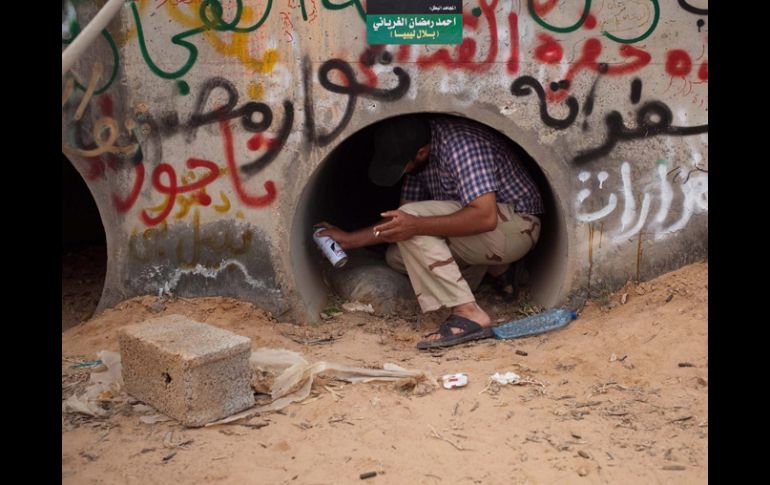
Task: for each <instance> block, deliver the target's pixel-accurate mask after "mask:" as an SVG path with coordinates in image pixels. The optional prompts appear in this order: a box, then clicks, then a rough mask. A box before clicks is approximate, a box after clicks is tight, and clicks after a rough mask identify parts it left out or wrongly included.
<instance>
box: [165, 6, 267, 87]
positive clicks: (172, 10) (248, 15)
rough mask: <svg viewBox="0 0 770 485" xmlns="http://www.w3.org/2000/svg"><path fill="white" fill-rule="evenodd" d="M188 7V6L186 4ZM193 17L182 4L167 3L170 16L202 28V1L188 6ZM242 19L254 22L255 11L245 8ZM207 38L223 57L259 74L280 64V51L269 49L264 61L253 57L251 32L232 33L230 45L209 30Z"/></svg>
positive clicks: (193, 26)
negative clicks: (233, 59) (234, 60)
mask: <svg viewBox="0 0 770 485" xmlns="http://www.w3.org/2000/svg"><path fill="white" fill-rule="evenodd" d="M184 5H186V6H187V5H188V4H184ZM187 8H189V10H190V11H191V12H194V13H193V15H186V14H185V13H184V12H183V11H182V4H177V5H174V2H168V3H166V10H167V11H168V14H169V16H170V17H171V18H172V19H174V20H176V21H177V22H179V23H180V24H182V25H184V26H185V27H190V28H197V27H202V26H203V22H202V21H201V20H200V18H199V17H198V15H197V13H198V12H199V11H200V1H194V2H191V3H190V4H189V6H187ZM241 19H242V20H243V22H244V23H245V24H248V23H250V22H252V21H253V20H254V10H253V9H252V8H251V7H248V6H244V7H243V14H242V16H241ZM203 35H204V36H205V37H206V40H208V41H209V42H210V43H211V45H212V47H214V49H216V51H217V52H219V53H220V54H222V55H225V56H229V57H235V58H237V59H238V60H239V61H240V62H241V64H243V65H244V66H245V67H246V68H248V69H249V70H251V71H254V72H259V73H269V72H272V70H273V68H274V67H275V64H276V62H278V51H276V50H275V49H268V50H266V51H265V53H264V55H263V56H262V59H259V58H255V57H252V56H251V55H250V53H249V32H230V33H228V34H223V35H230V43H226V42H224V41H223V40H222V39H221V38H220V37H219V35H220V34H219V33H218V32H216V31H211V30H208V31H206V32H205V33H204V34H203Z"/></svg>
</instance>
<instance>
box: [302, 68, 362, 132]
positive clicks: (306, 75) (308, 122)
mask: <svg viewBox="0 0 770 485" xmlns="http://www.w3.org/2000/svg"><path fill="white" fill-rule="evenodd" d="M319 73H320V72H319ZM302 87H303V92H304V97H305V98H304V99H305V126H304V129H303V131H304V135H305V141H306V142H308V143H313V144H317V145H319V146H326V145H328V144H329V143H331V142H332V141H333V140H334V139H335V138H337V136H338V135H339V134H340V133H342V130H344V129H345V128H346V127H347V126H348V123H350V120H351V119H352V118H353V110H354V108H355V97H354V96H348V99H347V103H346V105H345V112H344V113H343V114H342V118H340V121H339V122H338V123H337V126H336V127H334V128H333V129H331V130H330V131H329V132H328V133H318V130H317V129H316V126H315V103H314V102H313V79H312V69H311V65H310V59H309V58H308V57H307V56H305V57H304V58H303V59H302Z"/></svg>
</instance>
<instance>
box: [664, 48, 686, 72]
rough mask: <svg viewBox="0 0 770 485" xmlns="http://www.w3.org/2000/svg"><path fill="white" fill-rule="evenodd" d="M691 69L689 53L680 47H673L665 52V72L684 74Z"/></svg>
mask: <svg viewBox="0 0 770 485" xmlns="http://www.w3.org/2000/svg"><path fill="white" fill-rule="evenodd" d="M691 70H692V60H690V55H689V54H687V52H685V51H683V50H682V49H674V50H671V51H669V52H668V54H666V72H667V73H669V74H670V75H672V76H686V75H688V74H690V71H691Z"/></svg>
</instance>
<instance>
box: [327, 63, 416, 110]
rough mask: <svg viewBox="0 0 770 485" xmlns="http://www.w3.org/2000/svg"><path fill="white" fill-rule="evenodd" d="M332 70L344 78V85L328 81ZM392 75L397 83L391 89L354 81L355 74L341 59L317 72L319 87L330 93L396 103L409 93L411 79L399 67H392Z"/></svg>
mask: <svg viewBox="0 0 770 485" xmlns="http://www.w3.org/2000/svg"><path fill="white" fill-rule="evenodd" d="M334 70H337V71H339V72H340V73H341V74H342V75H343V76H344V77H345V84H335V83H334V82H332V81H331V80H330V79H329V73H330V72H332V71H334ZM393 74H395V75H396V77H397V78H398V83H397V84H396V85H395V86H394V87H393V88H391V89H380V88H372V87H369V86H367V85H365V84H361V83H359V82H358V81H357V80H356V74H355V72H354V71H353V68H352V67H351V66H350V64H349V63H347V62H345V61H343V60H342V59H329V60H328V61H326V62H324V63H323V65H322V66H321V69H319V70H318V81H319V82H320V83H321V86H323V87H324V88H325V89H326V90H328V91H331V92H332V93H338V94H347V95H349V96H362V97H364V98H370V99H376V100H379V101H397V100H399V99H401V98H402V97H403V96H404V95H405V94H406V93H407V91H409V86H410V84H411V79H410V78H409V74H407V73H406V71H404V70H403V69H401V68H400V67H394V68H393Z"/></svg>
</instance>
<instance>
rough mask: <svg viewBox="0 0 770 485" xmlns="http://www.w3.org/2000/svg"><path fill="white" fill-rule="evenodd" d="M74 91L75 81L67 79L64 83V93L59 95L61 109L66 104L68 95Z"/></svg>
mask: <svg viewBox="0 0 770 485" xmlns="http://www.w3.org/2000/svg"><path fill="white" fill-rule="evenodd" d="M74 89H75V80H74V79H72V78H71V77H68V78H67V81H66V82H65V83H64V92H63V93H62V94H61V107H62V108H64V105H65V104H66V103H67V100H68V99H69V98H70V95H71V94H72V91H73V90H74Z"/></svg>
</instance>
